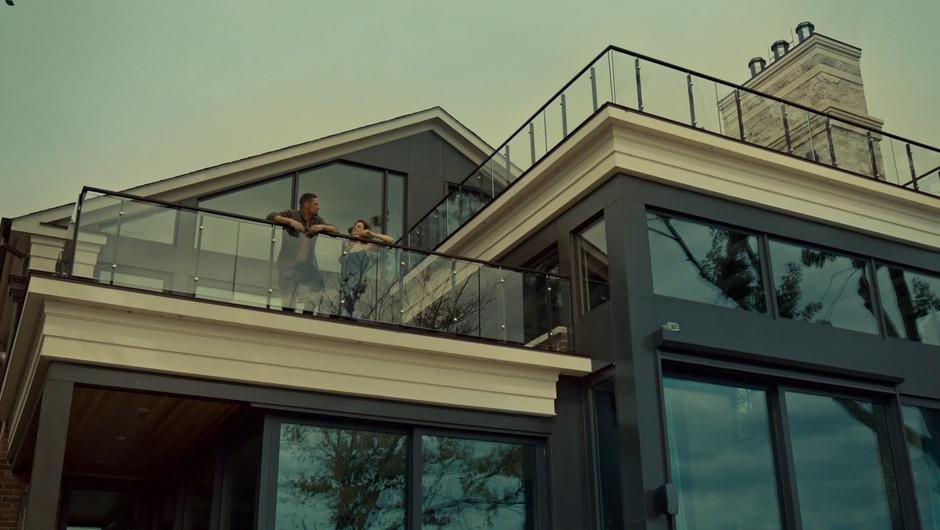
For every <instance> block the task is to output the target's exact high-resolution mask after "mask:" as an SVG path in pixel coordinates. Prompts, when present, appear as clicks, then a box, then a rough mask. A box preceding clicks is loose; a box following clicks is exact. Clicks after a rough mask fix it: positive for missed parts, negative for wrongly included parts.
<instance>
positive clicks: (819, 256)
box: [777, 248, 874, 325]
mask: <svg viewBox="0 0 940 530" xmlns="http://www.w3.org/2000/svg"><path fill="white" fill-rule="evenodd" d="M838 261H847V262H848V263H849V266H848V267H845V268H841V269H837V270H834V271H832V273H831V275H830V276H829V279H828V282H827V284H826V287H825V289H823V290H822V292H821V293H820V294H819V296H818V299H817V300H814V301H811V302H806V303H801V302H802V299H803V297H804V292H803V291H804V286H805V284H804V278H803V271H804V270H805V269H807V268H814V269H819V270H820V271H822V270H824V269H826V267H827V266H829V265H830V264H835V263H837V262H838ZM867 267H868V264H867V262H866V261H865V260H862V259H850V258H847V257H845V256H841V255H839V254H833V253H831V252H825V251H822V250H815V249H810V248H802V249H800V260H799V262H792V261H791V262H788V263H787V264H786V265H785V269H786V270H785V272H784V273H783V274H782V275H781V276H780V279H779V283H778V287H777V309H778V310H779V312H780V316H782V317H785V318H792V319H795V320H802V321H806V322H819V323H826V324H830V325H831V324H832V317H833V313H834V312H835V310H836V308H837V307H838V306H839V302H840V301H841V300H842V297H843V295H844V294H845V292H846V289H847V288H848V285H849V283H850V282H851V281H852V279H853V278H854V277H856V276H857V277H858V287H857V288H856V290H855V293H856V294H858V295H859V296H860V297H861V298H862V300H863V301H864V306H865V308H866V309H867V310H868V312H869V313H871V314H872V315H874V311H873V307H874V305H873V303H872V292H871V283H870V281H869V279H868V273H867ZM843 274H846V276H845V278H844V279H843V280H839V278H838V277H839V276H841V275H843ZM840 281H841V283H838V282H840ZM836 286H837V287H836ZM834 288H836V289H837V292H836V293H835V294H834V296H833V298H832V299H831V300H829V301H828V302H827V301H826V299H827V297H828V296H829V294H830V292H832V291H833V289H834ZM824 308H825V309H826V311H825V313H824V314H823V315H822V316H818V313H819V312H820V311H822V310H823V309H824Z"/></svg>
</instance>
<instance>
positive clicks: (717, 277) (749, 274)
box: [646, 212, 766, 313]
mask: <svg viewBox="0 0 940 530" xmlns="http://www.w3.org/2000/svg"><path fill="white" fill-rule="evenodd" d="M646 224H647V230H648V233H649V244H650V262H651V265H652V270H653V292H654V293H656V294H661V295H665V296H673V297H676V298H682V299H685V300H693V301H696V302H705V303H709V304H715V305H721V306H725V307H734V308H739V309H744V310H747V311H756V312H759V313H763V312H764V311H765V309H766V297H765V295H764V285H763V282H762V280H761V258H760V245H759V243H758V238H757V236H755V235H753V234H749V233H747V232H741V231H738V230H731V229H728V228H723V227H719V226H714V225H708V224H703V223H698V222H694V221H687V220H685V219H679V218H676V217H671V216H667V215H663V214H660V213H655V212H648V213H647V218H646Z"/></svg>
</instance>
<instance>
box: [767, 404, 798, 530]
mask: <svg viewBox="0 0 940 530" xmlns="http://www.w3.org/2000/svg"><path fill="white" fill-rule="evenodd" d="M767 398H768V404H769V406H770V418H771V434H772V439H773V451H774V461H775V462H776V468H777V488H778V490H779V491H778V494H779V498H780V509H781V516H782V518H783V523H784V528H786V529H787V530H803V522H802V520H801V519H800V497H799V492H798V491H797V486H796V467H795V465H794V462H793V446H792V443H791V441H790V430H789V429H788V428H787V425H788V423H789V420H788V417H787V404H786V399H785V396H784V392H783V389H782V388H781V387H780V385H774V386H772V387H770V388H768V390H767Z"/></svg>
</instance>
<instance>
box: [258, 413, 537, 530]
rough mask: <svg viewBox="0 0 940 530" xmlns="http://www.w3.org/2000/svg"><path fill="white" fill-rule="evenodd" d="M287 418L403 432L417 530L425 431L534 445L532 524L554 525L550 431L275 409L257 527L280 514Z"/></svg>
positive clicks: (408, 524) (408, 529)
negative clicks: (534, 432)
mask: <svg viewBox="0 0 940 530" xmlns="http://www.w3.org/2000/svg"><path fill="white" fill-rule="evenodd" d="M285 423H292V424H297V425H304V426H309V427H323V428H330V429H347V430H359V431H366V432H376V433H383V434H398V435H402V436H404V437H405V444H406V446H405V453H406V463H405V499H404V501H405V524H404V527H403V528H404V530H418V529H420V528H422V525H421V511H422V502H423V495H422V491H421V476H422V471H423V468H422V464H423V462H422V459H423V453H422V445H421V443H420V441H421V437H422V436H439V437H447V438H461V439H467V440H476V441H483V442H497V443H514V444H519V445H524V446H528V447H531V448H532V450H533V451H535V459H536V462H535V466H534V469H533V474H534V477H535V484H534V488H533V489H532V494H533V496H534V498H533V504H534V508H533V510H534V513H535V520H534V521H533V524H532V526H531V528H532V530H546V529H549V528H551V523H550V521H551V516H550V508H549V500H550V490H549V482H550V475H549V474H550V465H551V464H550V462H551V460H550V457H551V454H550V444H549V440H548V435H547V434H546V435H545V436H544V437H543V436H538V435H530V434H525V433H517V432H508V431H504V430H499V429H490V428H484V429H476V428H473V427H459V426H458V427H451V426H441V425H437V424H433V423H423V422H414V421H408V420H405V419H402V420H395V419H385V420H384V421H383V420H378V421H373V420H370V419H368V418H360V417H346V416H333V415H309V414H305V415H301V414H290V413H283V412H280V413H278V412H272V413H270V414H267V415H265V418H264V426H263V429H262V438H261V440H262V441H261V463H260V466H261V471H260V473H259V476H258V482H259V483H258V488H257V506H258V509H257V512H256V514H255V516H256V520H255V528H274V527H275V523H276V515H277V512H276V511H277V473H278V463H279V462H278V459H279V451H280V431H281V426H282V425H283V424H285Z"/></svg>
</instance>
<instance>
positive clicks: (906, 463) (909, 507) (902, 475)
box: [885, 394, 922, 530]
mask: <svg viewBox="0 0 940 530" xmlns="http://www.w3.org/2000/svg"><path fill="white" fill-rule="evenodd" d="M885 408H886V409H887V410H886V413H887V415H888V418H887V419H888V422H887V424H888V425H887V427H888V443H889V444H890V446H891V447H890V449H891V456H892V463H893V464H894V469H895V474H896V477H897V479H896V483H897V488H898V502H899V503H900V507H901V517H902V520H903V521H904V528H906V529H908V530H921V528H922V526H921V520H920V513H921V512H920V510H919V509H918V505H917V487H916V486H915V481H914V469H913V468H912V467H911V456H910V453H909V451H908V447H907V437H906V436H905V426H904V416H903V412H902V410H901V400H900V398H899V396H898V395H897V394H895V395H894V396H893V397H892V399H891V400H890V401H889V402H888V403H887V405H886V407H885Z"/></svg>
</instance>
